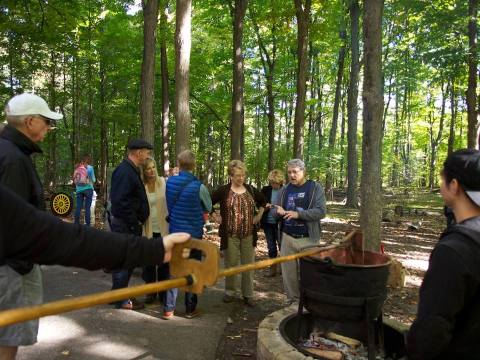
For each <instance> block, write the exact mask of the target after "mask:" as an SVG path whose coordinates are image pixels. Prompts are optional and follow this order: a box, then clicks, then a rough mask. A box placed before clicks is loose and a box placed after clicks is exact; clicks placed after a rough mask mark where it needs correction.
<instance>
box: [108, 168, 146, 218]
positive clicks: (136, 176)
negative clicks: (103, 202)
mask: <svg viewBox="0 0 480 360" xmlns="http://www.w3.org/2000/svg"><path fill="white" fill-rule="evenodd" d="M110 201H111V204H112V210H111V212H112V215H113V216H114V217H115V218H116V219H117V220H120V221H122V222H124V223H125V224H126V225H127V226H129V227H133V228H136V227H138V226H139V224H143V223H144V222H145V221H146V220H147V218H148V216H149V215H150V207H149V205H148V198H147V194H146V193H145V186H144V185H143V182H142V179H141V178H140V173H139V171H138V169H137V168H136V166H135V165H134V164H133V163H132V162H131V161H130V160H128V159H125V160H123V161H122V162H121V163H120V165H118V166H117V168H116V169H115V170H114V171H113V173H112V184H111V188H110Z"/></svg>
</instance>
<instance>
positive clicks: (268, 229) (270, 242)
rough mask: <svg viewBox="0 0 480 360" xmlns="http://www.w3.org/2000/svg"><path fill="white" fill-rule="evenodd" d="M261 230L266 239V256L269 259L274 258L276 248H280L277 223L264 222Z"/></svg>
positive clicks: (276, 251) (276, 252)
mask: <svg viewBox="0 0 480 360" xmlns="http://www.w3.org/2000/svg"><path fill="white" fill-rule="evenodd" d="M263 231H264V232H265V238H266V239H267V247H268V257H269V258H270V259H273V258H276V257H277V255H278V250H277V244H278V249H280V245H281V244H280V238H279V236H278V227H277V224H270V223H264V224H263Z"/></svg>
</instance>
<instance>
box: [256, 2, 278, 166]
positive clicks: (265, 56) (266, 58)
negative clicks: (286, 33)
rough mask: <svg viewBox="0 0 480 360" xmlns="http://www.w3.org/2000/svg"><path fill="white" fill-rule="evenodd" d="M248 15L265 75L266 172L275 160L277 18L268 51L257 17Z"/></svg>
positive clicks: (274, 17)
mask: <svg viewBox="0 0 480 360" xmlns="http://www.w3.org/2000/svg"><path fill="white" fill-rule="evenodd" d="M270 5H271V11H272V13H273V14H274V11H275V9H276V7H275V6H274V5H275V4H273V2H271V3H270ZM250 13H251V18H252V24H253V28H254V30H255V34H256V35H257V40H258V45H259V50H260V58H261V60H262V67H263V73H264V74H265V80H266V84H265V86H266V87H267V106H268V111H267V117H268V162H267V170H268V171H270V170H272V169H273V168H274V166H275V165H274V164H275V159H274V154H275V95H274V93H273V84H274V74H275V65H276V62H277V22H276V19H277V16H275V15H274V16H272V17H271V18H272V20H271V21H272V23H271V25H270V26H271V28H270V38H271V46H270V48H271V51H270V52H269V51H268V48H267V47H268V45H267V44H266V43H265V40H264V37H263V36H262V34H261V33H260V27H259V25H258V22H257V15H256V13H255V11H254V9H253V7H250Z"/></svg>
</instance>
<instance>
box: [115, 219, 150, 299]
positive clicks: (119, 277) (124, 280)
mask: <svg viewBox="0 0 480 360" xmlns="http://www.w3.org/2000/svg"><path fill="white" fill-rule="evenodd" d="M110 227H111V230H112V231H113V232H117V233H123V234H133V235H142V229H141V227H138V229H135V230H132V229H131V228H130V227H129V226H128V225H127V224H126V223H124V222H123V221H121V220H119V219H116V218H115V219H113V220H112V221H111V224H110ZM132 272H133V268H132V269H114V270H112V290H115V289H123V288H126V287H128V283H129V281H130V277H131V276H132ZM128 300H129V299H125V300H121V301H118V302H116V303H115V307H116V308H120V307H121V306H122V305H123V304H126V303H128Z"/></svg>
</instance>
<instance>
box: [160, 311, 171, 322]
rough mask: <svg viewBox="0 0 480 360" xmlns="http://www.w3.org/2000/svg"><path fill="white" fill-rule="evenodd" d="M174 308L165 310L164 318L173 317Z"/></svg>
mask: <svg viewBox="0 0 480 360" xmlns="http://www.w3.org/2000/svg"><path fill="white" fill-rule="evenodd" d="M173 316H174V315H173V310H172V311H164V312H163V315H162V319H163V320H170V319H173Z"/></svg>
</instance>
